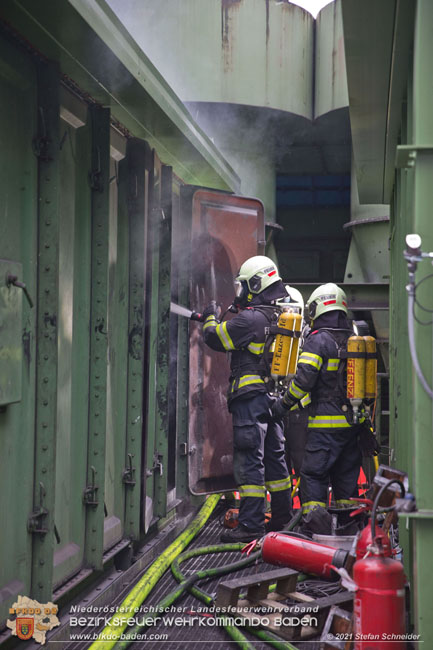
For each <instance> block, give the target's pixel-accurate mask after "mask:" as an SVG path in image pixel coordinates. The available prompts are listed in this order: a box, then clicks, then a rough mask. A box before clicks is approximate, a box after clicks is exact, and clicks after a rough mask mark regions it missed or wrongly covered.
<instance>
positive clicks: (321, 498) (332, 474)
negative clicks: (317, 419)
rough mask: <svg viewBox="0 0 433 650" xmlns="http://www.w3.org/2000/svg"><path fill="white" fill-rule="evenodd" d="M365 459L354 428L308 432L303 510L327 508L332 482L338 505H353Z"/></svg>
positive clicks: (303, 479)
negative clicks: (329, 486)
mask: <svg viewBox="0 0 433 650" xmlns="http://www.w3.org/2000/svg"><path fill="white" fill-rule="evenodd" d="M361 462H362V456H361V452H360V450H359V447H358V436H357V433H356V430H355V428H354V427H350V428H344V429H342V430H340V431H338V430H336V429H333V430H329V429H328V430H327V429H308V434H307V444H306V447H305V454H304V459H303V462H302V467H301V486H302V510H303V513H304V514H305V513H307V512H309V511H310V510H312V509H313V508H315V507H316V506H322V507H323V508H325V507H327V505H328V485H329V483H331V486H332V491H333V493H334V500H335V502H336V505H337V506H344V505H349V504H351V501H349V499H350V497H355V496H358V493H357V481H358V476H359V470H360V467H361Z"/></svg>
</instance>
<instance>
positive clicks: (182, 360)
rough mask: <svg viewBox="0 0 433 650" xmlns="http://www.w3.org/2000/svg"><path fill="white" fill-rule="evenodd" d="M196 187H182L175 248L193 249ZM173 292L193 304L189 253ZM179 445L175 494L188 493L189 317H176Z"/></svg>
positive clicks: (180, 259)
mask: <svg viewBox="0 0 433 650" xmlns="http://www.w3.org/2000/svg"><path fill="white" fill-rule="evenodd" d="M195 190H196V188H190V187H181V188H180V200H179V213H178V215H177V219H176V220H175V221H174V222H173V248H174V249H175V250H181V251H182V250H184V251H188V250H190V248H191V198H192V194H193V193H194V191H195ZM176 271H177V273H176V276H175V278H174V281H175V283H174V295H175V297H176V299H177V302H178V303H179V305H186V306H188V305H189V304H190V291H189V285H190V276H191V269H190V260H189V256H188V255H180V256H178V257H177V259H176ZM177 350H178V352H177V354H178V365H177V386H178V389H177V404H176V407H177V409H176V411H177V422H176V424H177V431H176V434H177V448H176V466H177V476H176V496H177V497H178V498H182V497H185V496H186V495H189V494H190V492H189V477H188V458H189V455H190V453H191V450H190V449H189V353H190V334H189V320H188V319H187V318H179V317H177Z"/></svg>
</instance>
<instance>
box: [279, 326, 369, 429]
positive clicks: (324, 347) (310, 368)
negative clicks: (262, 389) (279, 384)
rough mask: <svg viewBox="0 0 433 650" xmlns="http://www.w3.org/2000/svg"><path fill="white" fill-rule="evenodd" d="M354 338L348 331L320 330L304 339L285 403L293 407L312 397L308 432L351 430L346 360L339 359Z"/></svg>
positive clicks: (284, 399)
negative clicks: (313, 430) (311, 430)
mask: <svg viewBox="0 0 433 650" xmlns="http://www.w3.org/2000/svg"><path fill="white" fill-rule="evenodd" d="M352 334H353V332H352V331H351V330H349V329H337V328H335V329H331V328H321V329H318V330H314V331H312V332H311V333H310V334H309V335H308V336H307V338H306V339H305V343H304V347H303V350H302V353H301V354H300V356H299V359H298V367H297V371H296V375H295V376H294V378H293V379H292V381H291V382H290V384H289V387H288V389H287V392H286V394H285V395H284V397H283V401H284V402H285V404H286V405H287V406H292V405H293V403H295V402H296V403H297V402H300V401H301V400H302V399H304V401H305V398H306V396H307V394H308V393H309V394H310V398H311V404H310V406H309V407H308V409H309V417H308V427H309V428H314V429H330V430H335V429H346V428H350V427H351V426H352V409H351V406H350V401H349V400H348V399H347V398H346V385H347V382H346V359H341V358H339V350H346V347H347V339H348V338H349V337H350V336H351V335H352ZM361 421H362V419H361Z"/></svg>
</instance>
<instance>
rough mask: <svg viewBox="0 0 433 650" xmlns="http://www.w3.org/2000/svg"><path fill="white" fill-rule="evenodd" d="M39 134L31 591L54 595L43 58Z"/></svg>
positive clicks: (51, 114)
mask: <svg viewBox="0 0 433 650" xmlns="http://www.w3.org/2000/svg"><path fill="white" fill-rule="evenodd" d="M37 80H38V133H37V135H36V138H35V140H34V143H33V146H34V151H35V154H36V155H37V158H38V199H39V201H38V204H39V209H38V230H39V236H38V252H39V255H38V257H39V259H38V292H37V349H36V404H35V407H36V413H35V427H36V440H35V469H34V497H33V498H34V501H33V512H32V513H31V515H30V517H29V519H28V530H29V532H30V533H32V535H33V549H32V580H31V585H32V586H31V596H32V598H35V599H36V600H38V601H39V602H41V603H44V602H48V601H49V600H50V599H51V597H52V579H53V550H54V526H55V522H54V504H55V487H56V481H55V478H56V477H55V475H56V438H57V365H58V341H57V330H58V320H59V313H58V306H59V295H58V274H59V192H60V180H59V151H60V148H59V142H60V140H59V81H60V79H59V70H58V67H57V66H55V65H52V64H44V63H39V64H38V66H37Z"/></svg>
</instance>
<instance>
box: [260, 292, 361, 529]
mask: <svg viewBox="0 0 433 650" xmlns="http://www.w3.org/2000/svg"><path fill="white" fill-rule="evenodd" d="M306 310H307V314H308V316H309V318H310V320H311V321H312V324H311V331H310V333H309V334H308V335H307V337H306V339H305V341H304V346H303V350H302V353H301V355H300V357H299V360H298V368H297V372H296V375H295V376H294V377H293V379H292V381H291V382H290V384H289V386H288V389H287V391H286V393H285V394H284V396H283V397H282V398H281V399H279V400H278V401H277V402H276V403H275V404H274V407H273V413H274V415H275V416H276V417H281V414H282V413H284V412H287V410H290V409H291V408H293V406H294V405H296V404H299V403H300V401H301V400H303V399H305V397H306V396H307V394H310V399H311V403H310V405H309V406H308V407H307V408H308V432H307V444H306V448H305V454H304V458H303V461H302V466H301V472H300V474H301V486H302V510H303V516H304V520H305V518H306V515H308V513H309V512H311V511H312V510H314V509H315V508H319V507H321V508H326V506H327V502H328V485H329V482H330V483H331V485H332V489H333V494H334V499H335V502H336V505H337V507H344V506H346V505H351V504H352V502H351V501H349V499H350V497H353V496H357V480H358V475H359V470H360V466H361V460H362V459H361V453H360V451H359V448H358V442H357V427H356V426H354V425H353V420H352V416H353V414H352V410H351V405H350V402H349V400H348V399H347V397H346V373H345V369H346V359H341V358H339V351H341V350H346V345H347V339H348V338H349V337H350V336H351V335H352V334H353V331H352V329H351V327H350V324H349V321H348V319H347V299H346V295H345V293H344V291H343V290H342V289H341V288H340V287H338V286H337V285H336V284H333V283H329V284H324V285H322V286H320V287H318V288H317V289H316V290H315V291H313V293H312V294H311V296H310V298H309V300H308V303H307V305H306ZM313 532H314V531H313Z"/></svg>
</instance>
